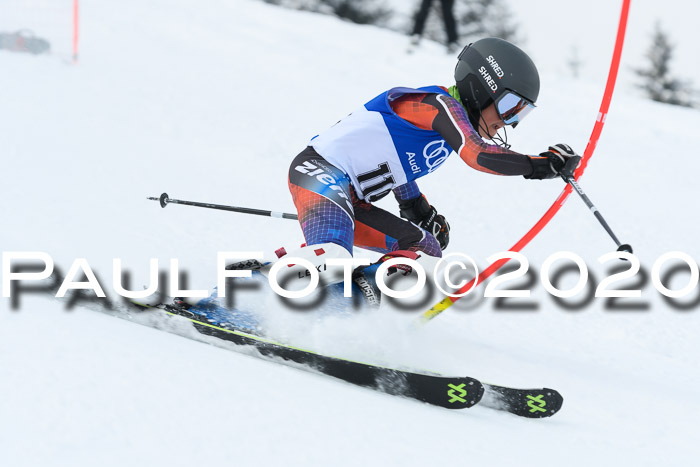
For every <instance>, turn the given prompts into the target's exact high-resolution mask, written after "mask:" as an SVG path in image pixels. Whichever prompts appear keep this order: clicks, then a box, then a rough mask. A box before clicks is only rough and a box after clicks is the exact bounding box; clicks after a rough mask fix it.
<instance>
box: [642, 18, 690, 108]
mask: <svg viewBox="0 0 700 467" xmlns="http://www.w3.org/2000/svg"><path fill="white" fill-rule="evenodd" d="M673 49H674V45H673V44H672V43H671V41H670V38H669V36H668V34H666V32H665V31H664V30H663V29H662V28H661V25H660V24H659V23H658V22H657V23H656V27H655V30H654V34H653V36H652V42H651V46H650V47H649V49H648V51H647V53H646V58H647V59H648V61H649V62H648V64H647V67H646V68H637V69H636V70H635V72H636V73H637V75H638V76H640V77H641V78H642V81H641V83H640V84H639V87H640V88H642V89H643V90H644V91H645V92H646V94H647V96H649V97H650V98H651V99H652V100H655V101H657V102H664V103H666V104H673V105H680V106H684V107H693V101H694V97H695V96H694V94H695V91H693V89H692V88H691V86H690V83H689V82H687V81H682V80H680V79H678V78H675V77H673V76H671V66H670V64H671V58H672V57H673Z"/></svg>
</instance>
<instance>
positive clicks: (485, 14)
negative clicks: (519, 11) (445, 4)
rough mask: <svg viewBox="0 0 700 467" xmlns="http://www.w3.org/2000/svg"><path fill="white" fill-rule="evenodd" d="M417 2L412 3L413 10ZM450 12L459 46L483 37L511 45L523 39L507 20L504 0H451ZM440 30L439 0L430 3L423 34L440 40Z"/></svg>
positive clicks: (441, 35)
mask: <svg viewBox="0 0 700 467" xmlns="http://www.w3.org/2000/svg"><path fill="white" fill-rule="evenodd" d="M414 3H415V2H414ZM419 3H420V2H418V4H419ZM418 4H416V5H414V7H415V9H416V10H417V9H418V6H417V5H418ZM454 15H455V19H456V20H457V28H458V31H459V40H460V42H461V43H462V45H466V44H468V43H469V42H474V41H475V40H478V39H482V38H484V37H500V38H501V39H505V40H507V41H509V42H513V43H515V44H518V43H522V42H523V39H522V38H521V37H520V34H519V33H518V26H517V24H515V23H512V22H511V18H512V17H513V14H512V12H511V11H510V9H509V8H508V5H507V4H506V2H505V0H455V6H454ZM444 29H445V27H444V22H443V19H442V8H441V7H440V2H433V6H432V10H431V12H430V16H429V17H428V21H427V23H426V25H425V32H424V34H423V35H424V36H425V37H427V38H429V39H432V40H435V41H438V42H444V41H445V31H444Z"/></svg>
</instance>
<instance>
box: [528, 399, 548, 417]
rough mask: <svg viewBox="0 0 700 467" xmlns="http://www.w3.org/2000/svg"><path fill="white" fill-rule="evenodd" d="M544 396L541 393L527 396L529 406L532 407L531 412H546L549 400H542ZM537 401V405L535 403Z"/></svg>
mask: <svg viewBox="0 0 700 467" xmlns="http://www.w3.org/2000/svg"><path fill="white" fill-rule="evenodd" d="M542 397H544V395H543V394H540V395H539V396H537V397H535V396H531V395H528V396H527V398H528V401H527V406H528V407H530V412H531V413H534V412H546V410H545V409H544V407H546V406H547V402H545V401H544V400H542ZM535 403H537V405H535Z"/></svg>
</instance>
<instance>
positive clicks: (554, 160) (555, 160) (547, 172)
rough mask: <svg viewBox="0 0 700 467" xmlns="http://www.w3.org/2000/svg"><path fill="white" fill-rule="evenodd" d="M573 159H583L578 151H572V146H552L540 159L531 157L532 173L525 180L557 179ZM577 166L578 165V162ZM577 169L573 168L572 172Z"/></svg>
mask: <svg viewBox="0 0 700 467" xmlns="http://www.w3.org/2000/svg"><path fill="white" fill-rule="evenodd" d="M573 158H578V159H579V160H580V159H581V158H580V156H579V155H578V154H576V151H574V150H573V149H571V146H569V145H568V144H555V145H554V146H550V147H549V150H548V151H546V152H543V153H541V154H540V156H539V157H537V156H532V157H530V162H531V163H532V173H531V174H530V175H525V178H528V179H531V180H544V179H547V178H554V177H557V176H559V174H560V173H562V170H563V169H564V167H567V162H569V160H570V159H573ZM569 165H570V164H569ZM575 165H578V161H577V162H576V163H575ZM575 168H576V167H575V166H574V167H571V171H572V172H573V169H575ZM567 169H569V167H567Z"/></svg>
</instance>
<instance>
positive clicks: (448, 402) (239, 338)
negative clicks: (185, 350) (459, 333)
mask: <svg viewBox="0 0 700 467" xmlns="http://www.w3.org/2000/svg"><path fill="white" fill-rule="evenodd" d="M135 305H136V306H138V307H139V308H142V309H144V308H150V309H153V308H156V309H159V310H162V311H164V312H165V313H167V314H168V315H170V316H178V317H181V318H185V319H187V320H189V321H190V322H191V323H192V324H193V326H194V327H195V329H196V330H197V331H198V332H199V333H201V334H204V335H207V336H212V337H216V338H218V339H221V340H224V341H227V342H232V343H233V344H236V345H242V346H251V347H253V348H255V349H256V350H257V351H258V353H259V354H260V355H261V356H262V357H266V358H281V359H283V360H286V361H289V362H293V363H296V364H299V365H302V366H303V367H304V368H306V369H309V370H311V371H314V372H317V373H322V374H324V375H328V376H332V377H334V378H338V379H341V380H343V381H346V382H348V383H352V384H355V385H357V386H362V387H366V388H370V389H374V390H377V391H381V392H384V393H387V394H391V395H395V396H401V397H406V398H410V399H415V400H418V401H421V402H425V403H428V404H432V405H436V406H439V407H444V408H447V409H465V408H469V407H472V406H474V405H476V404H477V403H478V402H479V401H480V400H481V397H482V396H483V394H484V387H483V385H482V384H481V382H480V381H479V380H477V379H474V378H470V377H449V376H441V375H429V374H420V373H413V372H409V371H403V370H397V369H393V368H387V367H382V366H377V365H371V364H367V363H361V362H355V361H352V360H346V359H343V358H338V357H332V356H328V355H323V354H320V353H316V352H313V351H310V350H305V349H300V348H297V347H292V346H289V345H285V344H282V343H279V342H275V341H273V340H270V339H267V338H265V337H261V336H258V335H255V334H251V333H248V332H243V331H239V330H236V329H227V328H224V327H220V326H215V325H213V324H210V323H207V322H205V321H204V320H201V319H200V318H198V317H197V316H196V315H195V314H193V313H191V312H188V311H187V308H186V307H181V306H179V305H163V304H159V305H150V306H148V305H143V304H138V303H135Z"/></svg>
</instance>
